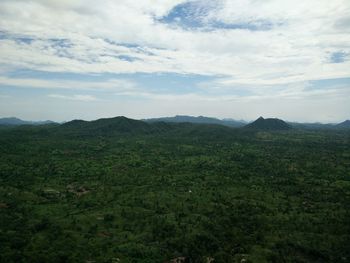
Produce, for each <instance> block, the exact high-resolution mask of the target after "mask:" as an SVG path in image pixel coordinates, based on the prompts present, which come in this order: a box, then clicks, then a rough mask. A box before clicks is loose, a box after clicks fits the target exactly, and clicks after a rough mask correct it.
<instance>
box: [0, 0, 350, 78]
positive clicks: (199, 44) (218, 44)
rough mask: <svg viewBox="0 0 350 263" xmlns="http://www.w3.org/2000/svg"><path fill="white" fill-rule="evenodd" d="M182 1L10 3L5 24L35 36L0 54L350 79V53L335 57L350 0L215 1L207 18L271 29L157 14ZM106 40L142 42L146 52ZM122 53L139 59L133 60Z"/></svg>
mask: <svg viewBox="0 0 350 263" xmlns="http://www.w3.org/2000/svg"><path fill="white" fill-rule="evenodd" d="M182 2H184V1H170V0H169V1H156V2H154V1H150V0H144V1H137V2H135V1H131V0H123V1H104V3H103V4H97V3H96V2H95V1H90V0H89V1H78V0H76V1H43V0H36V1H30V2H28V1H8V0H7V1H2V2H1V3H0V10H1V11H0V29H1V30H2V31H5V32H6V34H12V35H20V36H24V37H32V38H34V41H32V42H31V43H18V42H16V41H15V40H1V41H0V49H1V52H0V62H1V63H2V64H6V65H9V66H12V67H15V68H17V67H24V68H31V69H38V70H47V71H60V72H62V71H64V72H66V71H68V72H80V73H82V72H119V73H121V72H124V73H134V72H147V73H152V72H177V73H194V74H210V75H227V76H231V77H232V79H234V80H235V82H238V83H242V84H243V83H255V84H276V83H290V82H298V81H305V80H310V79H324V78H339V77H350V71H349V70H348V68H350V62H349V61H348V62H345V63H340V64H337V65H335V64H330V63H328V62H329V61H328V57H329V54H330V53H331V52H336V51H339V50H341V51H343V52H350V44H349V43H350V41H349V39H350V37H349V34H348V29H347V28H344V27H339V26H336V25H338V24H339V23H340V22H341V21H347V20H346V19H348V18H349V15H348V14H349V10H350V9H349V8H350V2H349V1H346V0H335V1H326V0H321V1H316V0H310V1H301V0H299V1H292V0H284V1H282V2H281V1H280V0H270V1H261V2H260V1H253V0H242V1H228V0H220V1H219V0H218V1H217V7H216V8H215V7H214V8H213V4H211V5H210V7H211V8H212V9H211V10H210V11H211V12H208V16H207V17H206V19H208V20H210V19H211V20H213V19H215V20H217V21H220V22H223V23H243V24H244V23H245V24H252V23H253V24H254V23H255V24H256V23H261V21H267V22H269V23H272V24H273V26H272V29H271V30H265V31H249V30H219V29H218V30H215V31H211V32H206V31H200V30H192V31H191V30H185V29H182V28H180V27H175V28H174V27H170V26H167V25H166V24H161V23H160V22H157V20H155V19H154V18H155V17H161V16H163V15H166V14H168V13H169V12H170V10H171V9H172V8H173V7H174V6H176V5H177V4H179V3H182ZM199 2H202V5H206V4H208V1H204V0H203V1H199ZM210 2H211V3H213V2H212V1H210ZM337 23H338V24H337ZM51 38H59V39H60V38H61V39H66V40H67V41H69V42H70V43H71V45H69V46H64V47H62V46H60V45H53V44H52V43H50V41H48V39H51ZM105 39H108V40H111V41H114V42H116V43H131V44H137V45H140V46H141V47H143V50H140V49H138V48H132V47H125V46H121V45H113V44H111V43H108V42H106V41H104V40H105ZM156 47H157V48H161V49H157V48H156ZM64 54H65V55H64ZM119 55H127V56H131V57H134V58H137V60H134V61H125V60H123V59H120V58H118V56H119Z"/></svg>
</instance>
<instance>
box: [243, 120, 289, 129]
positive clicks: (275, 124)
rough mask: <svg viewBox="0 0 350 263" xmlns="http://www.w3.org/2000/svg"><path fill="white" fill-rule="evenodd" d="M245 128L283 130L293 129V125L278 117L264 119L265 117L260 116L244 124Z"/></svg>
mask: <svg viewBox="0 0 350 263" xmlns="http://www.w3.org/2000/svg"><path fill="white" fill-rule="evenodd" d="M244 128H246V129H251V130H263V131H281V130H290V129H292V127H291V126H290V125H289V124H287V123H286V122H285V121H283V120H280V119H276V118H267V119H264V118H263V117H260V118H258V119H257V120H256V121H254V122H252V123H249V124H247V125H246V126H244Z"/></svg>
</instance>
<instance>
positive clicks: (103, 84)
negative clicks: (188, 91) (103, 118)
mask: <svg viewBox="0 0 350 263" xmlns="http://www.w3.org/2000/svg"><path fill="white" fill-rule="evenodd" d="M0 85H1V86H14V87H21V88H40V89H70V90H99V91H103V90H104V91H116V90H118V91H123V90H134V89H135V88H136V86H137V84H136V83H134V82H132V81H131V80H125V79H110V80H106V81H83V80H81V81H72V80H64V79H63V80H62V79H49V80H45V79H38V78H10V77H1V76H0Z"/></svg>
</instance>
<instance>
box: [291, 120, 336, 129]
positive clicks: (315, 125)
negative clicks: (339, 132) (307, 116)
mask: <svg viewBox="0 0 350 263" xmlns="http://www.w3.org/2000/svg"><path fill="white" fill-rule="evenodd" d="M288 124H289V125H291V126H292V127H293V128H297V129H307V130H325V129H327V130H329V129H334V128H335V127H336V126H335V125H334V124H331V123H319V122H314V123H299V122H288Z"/></svg>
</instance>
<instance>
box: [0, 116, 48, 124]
mask: <svg viewBox="0 0 350 263" xmlns="http://www.w3.org/2000/svg"><path fill="white" fill-rule="evenodd" d="M53 123H55V122H53V121H24V120H21V119H18V118H15V117H10V118H0V125H6V126H19V125H45V124H53Z"/></svg>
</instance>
